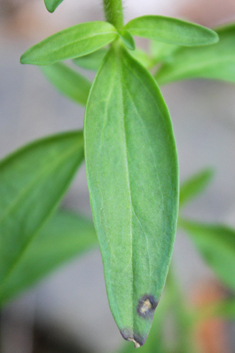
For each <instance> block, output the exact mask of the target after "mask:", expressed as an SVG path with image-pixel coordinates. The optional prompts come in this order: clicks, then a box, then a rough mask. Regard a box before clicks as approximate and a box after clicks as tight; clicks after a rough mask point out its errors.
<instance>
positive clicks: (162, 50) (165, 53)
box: [150, 40, 181, 64]
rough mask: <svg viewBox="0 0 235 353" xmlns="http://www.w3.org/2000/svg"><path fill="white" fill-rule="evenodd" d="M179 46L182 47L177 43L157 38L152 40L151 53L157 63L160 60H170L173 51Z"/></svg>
mask: <svg viewBox="0 0 235 353" xmlns="http://www.w3.org/2000/svg"><path fill="white" fill-rule="evenodd" d="M179 48H181V47H180V46H179V45H175V44H169V43H165V42H158V41H156V40H151V41H150V53H151V56H152V58H153V61H154V63H155V64H157V63H158V62H160V61H170V60H171V56H172V55H173V53H175V52H176V51H177V50H178V49H179Z"/></svg>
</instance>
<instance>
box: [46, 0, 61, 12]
mask: <svg viewBox="0 0 235 353" xmlns="http://www.w3.org/2000/svg"><path fill="white" fill-rule="evenodd" d="M62 1H63V0H44V2H45V5H46V8H47V10H48V11H49V12H54V11H55V9H56V8H57V7H58V6H59V5H60V4H61V3H62Z"/></svg>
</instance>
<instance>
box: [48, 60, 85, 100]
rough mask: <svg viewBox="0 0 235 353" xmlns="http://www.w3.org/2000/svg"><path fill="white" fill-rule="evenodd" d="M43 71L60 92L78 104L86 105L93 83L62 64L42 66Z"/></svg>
mask: <svg viewBox="0 0 235 353" xmlns="http://www.w3.org/2000/svg"><path fill="white" fill-rule="evenodd" d="M41 70H42V72H43V73H44V75H45V76H46V77H47V79H48V81H50V82H51V83H52V84H53V86H54V87H56V88H57V89H58V91H59V92H61V93H62V94H64V95H65V96H66V97H68V98H70V99H72V100H73V101H75V102H76V103H78V104H81V105H84V106H85V105H86V102H87V98H88V95H89V91H90V88H91V83H90V82H89V81H88V80H87V79H86V78H85V77H84V76H82V75H80V74H79V73H78V72H76V71H75V70H73V69H71V68H70V67H68V66H67V65H64V64H62V63H56V64H54V65H50V66H41Z"/></svg>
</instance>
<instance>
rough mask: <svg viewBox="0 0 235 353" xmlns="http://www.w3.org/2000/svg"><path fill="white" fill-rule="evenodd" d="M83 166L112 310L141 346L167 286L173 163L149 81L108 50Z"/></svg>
mask: <svg viewBox="0 0 235 353" xmlns="http://www.w3.org/2000/svg"><path fill="white" fill-rule="evenodd" d="M89 97H90V98H89V100H88V103H87V109H86V117H85V127H84V134H85V160H86V170H87V178H88V186H89V191H90V198H91V205H92V212H93V218H94V222H95V227H96V231H97V234H98V238H99V243H100V248H101V254H102V258H103V264H104V273H105V280H106V288H107V293H108V298H109V303H110V307H111V311H112V313H113V316H114V318H115V321H116V323H117V325H118V327H119V329H120V331H121V334H122V335H123V337H124V338H125V339H127V340H129V341H133V342H134V343H135V344H136V346H139V345H142V344H143V343H144V341H145V340H146V337H147V335H148V332H149V330H150V327H151V321H152V318H153V313H154V310H155V308H156V306H157V303H158V301H159V299H160V294H161V292H162V289H163V287H164V283H165V279H166V275H167V271H168V266H169V262H170V258H171V253H172V249H173V243H174V237H175V230H176V221H177V211H178V164H177V154H176V148H175V141H174V136H173V132H172V125H171V121H170V117H169V113H168V110H167V107H166V105H165V103H164V100H163V98H162V95H161V93H160V90H159V88H158V87H157V85H156V84H155V82H154V80H153V78H152V76H151V75H150V74H149V73H148V72H147V70H146V69H144V67H142V66H141V65H140V64H139V63H138V62H137V61H135V60H134V59H133V58H132V57H131V56H130V55H129V54H128V53H127V52H126V50H125V49H124V48H122V47H119V46H117V47H115V48H111V49H110V51H109V52H108V54H107V56H106V57H105V59H104V61H103V65H102V67H101V68H100V70H99V72H98V74H97V76H96V79H95V81H94V83H93V86H92V90H91V93H90V96H89Z"/></svg>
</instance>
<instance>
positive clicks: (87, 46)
mask: <svg viewBox="0 0 235 353" xmlns="http://www.w3.org/2000/svg"><path fill="white" fill-rule="evenodd" d="M117 36H118V34H117V31H116V29H115V28H114V27H113V26H112V25H111V24H110V23H107V22H102V21H96V22H86V23H80V24H78V25H76V26H73V27H69V28H67V29H65V30H63V31H61V32H58V33H56V34H54V35H52V36H50V37H48V38H46V39H44V40H43V41H42V42H40V43H38V44H36V45H34V46H33V47H31V48H29V49H28V50H27V51H26V52H25V53H24V54H23V55H22V56H21V59H20V62H21V64H32V65H51V64H54V63H56V62H58V61H63V60H67V59H73V58H76V57H79V56H83V55H87V54H90V53H92V52H94V51H96V50H97V49H100V48H102V47H103V46H105V45H107V44H108V43H110V42H112V41H113V40H114V39H115V38H116V37H117Z"/></svg>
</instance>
